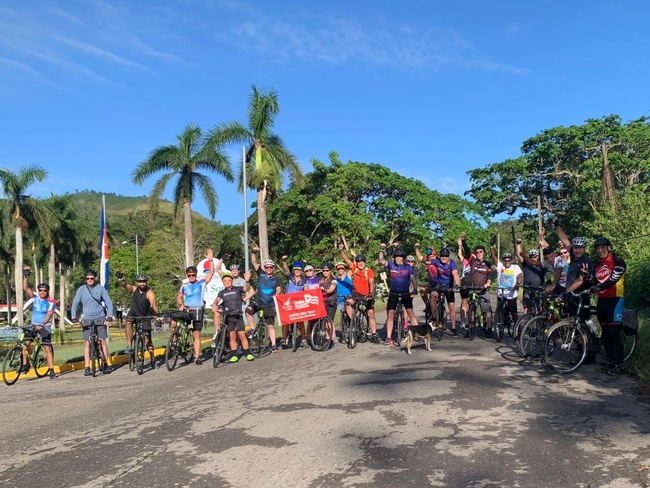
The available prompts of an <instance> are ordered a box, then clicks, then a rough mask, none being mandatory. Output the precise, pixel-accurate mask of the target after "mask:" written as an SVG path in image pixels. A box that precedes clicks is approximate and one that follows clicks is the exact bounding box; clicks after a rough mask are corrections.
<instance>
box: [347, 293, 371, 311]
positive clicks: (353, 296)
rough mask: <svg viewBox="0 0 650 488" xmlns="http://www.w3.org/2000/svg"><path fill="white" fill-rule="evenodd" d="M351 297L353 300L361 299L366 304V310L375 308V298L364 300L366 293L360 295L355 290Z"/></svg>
mask: <svg viewBox="0 0 650 488" xmlns="http://www.w3.org/2000/svg"><path fill="white" fill-rule="evenodd" d="M352 298H353V299H354V300H359V299H361V300H362V301H363V303H364V304H365V305H366V309H367V310H373V309H374V308H375V298H374V297H373V298H371V299H370V300H366V299H365V298H366V295H362V294H360V293H357V292H356V291H353V292H352Z"/></svg>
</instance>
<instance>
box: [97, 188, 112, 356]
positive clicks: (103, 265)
mask: <svg viewBox="0 0 650 488" xmlns="http://www.w3.org/2000/svg"><path fill="white" fill-rule="evenodd" d="M99 285H100V286H102V287H103V288H104V289H105V290H108V233H107V232H106V196H105V195H102V216H101V221H100V229H99ZM106 314H107V315H112V314H113V311H112V310H107V312H106ZM109 340H110V333H109V326H107V327H106V342H107V343H108V342H109Z"/></svg>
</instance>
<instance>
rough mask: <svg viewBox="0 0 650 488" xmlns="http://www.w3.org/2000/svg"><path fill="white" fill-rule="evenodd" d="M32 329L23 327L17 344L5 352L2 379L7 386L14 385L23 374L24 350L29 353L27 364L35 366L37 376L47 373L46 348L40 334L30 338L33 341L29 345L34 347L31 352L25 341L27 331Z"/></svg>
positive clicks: (31, 366) (40, 376)
mask: <svg viewBox="0 0 650 488" xmlns="http://www.w3.org/2000/svg"><path fill="white" fill-rule="evenodd" d="M32 330H33V328H32V327H23V328H22V331H21V333H20V336H19V337H18V340H17V341H16V345H15V346H14V347H12V348H11V349H10V350H9V351H7V354H5V358H4V361H3V362H2V380H3V381H4V382H5V384H6V385H7V386H11V385H13V384H14V383H15V382H16V381H18V378H19V377H20V375H21V374H22V371H23V352H24V353H25V354H26V355H27V366H28V367H30V368H34V371H35V373H36V376H37V377H39V378H43V377H45V376H46V375H47V372H48V370H49V367H48V365H47V357H46V356H45V350H44V349H43V345H42V344H41V336H40V334H38V333H37V334H36V337H34V338H33V339H29V341H31V345H30V346H29V347H31V348H32V350H31V352H29V347H28V346H27V344H25V343H26V342H27V341H25V332H27V331H32ZM52 352H54V348H52Z"/></svg>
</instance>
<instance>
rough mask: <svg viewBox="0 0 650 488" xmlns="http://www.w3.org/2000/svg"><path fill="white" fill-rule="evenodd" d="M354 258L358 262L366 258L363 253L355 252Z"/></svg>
mask: <svg viewBox="0 0 650 488" xmlns="http://www.w3.org/2000/svg"><path fill="white" fill-rule="evenodd" d="M354 260H355V261H356V262H357V263H358V262H359V261H365V260H366V255H365V254H357V255H356V256H355V258H354Z"/></svg>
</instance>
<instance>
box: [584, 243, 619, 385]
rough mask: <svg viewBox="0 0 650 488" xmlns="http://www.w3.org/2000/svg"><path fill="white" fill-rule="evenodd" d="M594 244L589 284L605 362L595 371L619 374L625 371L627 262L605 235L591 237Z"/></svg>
mask: <svg viewBox="0 0 650 488" xmlns="http://www.w3.org/2000/svg"><path fill="white" fill-rule="evenodd" d="M594 246H595V247H596V253H597V254H598V258H599V259H600V261H599V262H598V264H597V265H596V268H595V271H594V281H595V282H596V284H595V285H594V286H592V287H591V292H592V293H598V303H597V305H596V315H597V317H598V323H600V327H601V329H602V331H603V333H602V339H603V347H604V348H605V354H606V355H607V361H608V363H609V364H608V365H607V366H605V367H604V368H601V369H599V371H601V372H604V373H607V374H610V375H620V374H623V373H625V368H624V367H623V359H624V357H625V353H624V347H623V341H622V336H621V327H622V326H623V308H624V302H625V271H626V270H627V264H626V263H625V261H624V260H623V259H622V258H619V257H618V256H616V255H615V254H614V253H613V252H612V243H611V241H610V240H609V239H608V238H607V237H599V238H597V239H596V240H595V241H594Z"/></svg>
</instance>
